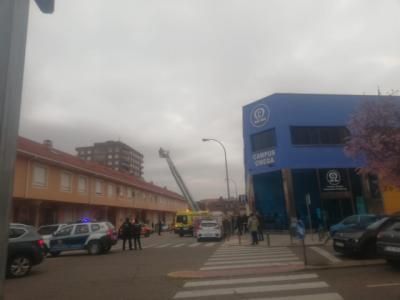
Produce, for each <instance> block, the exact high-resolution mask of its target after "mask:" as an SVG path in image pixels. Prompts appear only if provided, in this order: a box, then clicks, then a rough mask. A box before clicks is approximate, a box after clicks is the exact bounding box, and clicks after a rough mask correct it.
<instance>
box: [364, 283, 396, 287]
mask: <svg viewBox="0 0 400 300" xmlns="http://www.w3.org/2000/svg"><path fill="white" fill-rule="evenodd" d="M398 285H400V282H393V283H380V284H369V285H367V287H368V288H377V287H386V286H398Z"/></svg>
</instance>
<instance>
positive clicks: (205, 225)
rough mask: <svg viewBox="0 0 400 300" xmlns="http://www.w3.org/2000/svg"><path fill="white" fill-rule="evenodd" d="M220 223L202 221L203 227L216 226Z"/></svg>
mask: <svg viewBox="0 0 400 300" xmlns="http://www.w3.org/2000/svg"><path fill="white" fill-rule="evenodd" d="M217 225H218V224H217V223H215V222H202V223H201V227H216V226H217Z"/></svg>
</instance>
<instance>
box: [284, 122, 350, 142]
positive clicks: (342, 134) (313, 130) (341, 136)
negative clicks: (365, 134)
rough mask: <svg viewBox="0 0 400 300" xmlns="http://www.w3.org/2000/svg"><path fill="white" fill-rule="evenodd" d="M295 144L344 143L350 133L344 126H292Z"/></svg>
mask: <svg viewBox="0 0 400 300" xmlns="http://www.w3.org/2000/svg"><path fill="white" fill-rule="evenodd" d="M290 133H291V136H292V144H293V145H343V144H345V142H346V138H347V137H348V136H349V135H350V133H349V130H348V129H347V128H346V127H344V126H337V127H298V126H292V127H290Z"/></svg>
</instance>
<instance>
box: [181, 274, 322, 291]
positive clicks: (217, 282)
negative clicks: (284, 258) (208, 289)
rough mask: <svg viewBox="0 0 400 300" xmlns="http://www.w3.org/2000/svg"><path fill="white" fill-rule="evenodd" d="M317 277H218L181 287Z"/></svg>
mask: <svg viewBox="0 0 400 300" xmlns="http://www.w3.org/2000/svg"><path fill="white" fill-rule="evenodd" d="M315 278H318V275H317V274H299V275H282V276H267V277H253V278H239V279H220V280H203V281H194V282H187V283H185V285H184V286H183V287H185V288H186V287H200V286H210V285H229V284H232V285H233V284H241V283H257V282H275V281H290V280H301V279H315Z"/></svg>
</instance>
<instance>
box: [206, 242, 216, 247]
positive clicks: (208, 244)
mask: <svg viewBox="0 0 400 300" xmlns="http://www.w3.org/2000/svg"><path fill="white" fill-rule="evenodd" d="M215 244H216V243H207V244H205V245H204V246H206V247H212V246H214V245H215Z"/></svg>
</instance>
